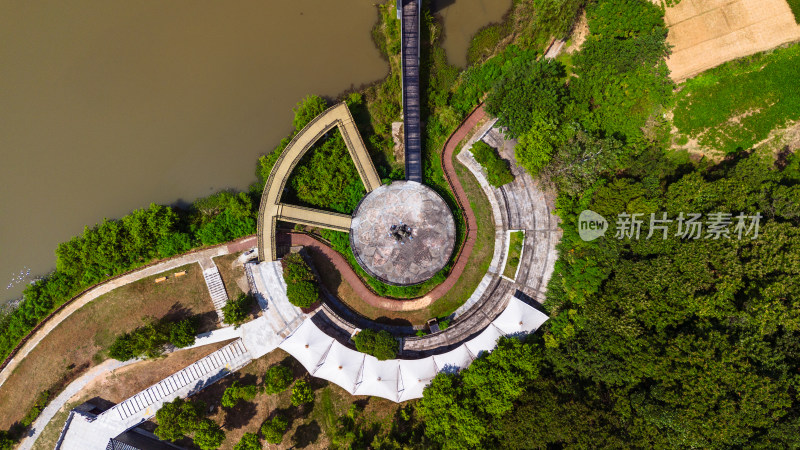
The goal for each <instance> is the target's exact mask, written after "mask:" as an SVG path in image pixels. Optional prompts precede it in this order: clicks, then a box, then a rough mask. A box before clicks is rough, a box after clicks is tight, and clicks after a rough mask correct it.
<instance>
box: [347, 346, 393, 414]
mask: <svg viewBox="0 0 800 450" xmlns="http://www.w3.org/2000/svg"><path fill="white" fill-rule="evenodd" d="M399 385H400V361H399V360H397V359H390V360H388V361H379V360H378V358H376V357H374V356H370V355H366V357H365V358H364V369H363V370H362V371H361V380H360V383H359V385H358V386H357V387H356V392H355V394H356V395H373V396H376V397H383V398H386V399H389V400H392V401H394V402H396V401H397V400H398V389H399V387H400V386H399Z"/></svg>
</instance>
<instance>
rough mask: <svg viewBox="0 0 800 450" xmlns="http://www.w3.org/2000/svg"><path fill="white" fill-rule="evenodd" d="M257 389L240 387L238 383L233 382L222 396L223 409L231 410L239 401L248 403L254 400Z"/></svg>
mask: <svg viewBox="0 0 800 450" xmlns="http://www.w3.org/2000/svg"><path fill="white" fill-rule="evenodd" d="M256 393H257V389H256V387H255V386H253V385H249V386H242V385H241V384H240V383H239V382H238V381H234V382H233V383H232V384H231V385H230V386H228V387H227V388H226V389H225V392H224V393H223V394H222V400H221V401H220V404H222V406H223V407H225V408H233V407H234V406H236V405H237V404H238V403H239V401H240V400H244V401H246V402H249V401H250V400H253V399H254V398H256Z"/></svg>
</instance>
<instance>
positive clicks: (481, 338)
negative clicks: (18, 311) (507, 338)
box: [464, 323, 503, 358]
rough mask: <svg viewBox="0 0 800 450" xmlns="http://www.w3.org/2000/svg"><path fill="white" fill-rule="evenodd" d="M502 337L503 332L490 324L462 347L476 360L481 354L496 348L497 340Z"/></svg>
mask: <svg viewBox="0 0 800 450" xmlns="http://www.w3.org/2000/svg"><path fill="white" fill-rule="evenodd" d="M502 336H503V332H502V331H500V329H499V328H497V327H496V326H494V324H491V323H490V324H489V326H488V327H486V329H485V330H483V331H482V332H481V334H479V335H477V336H475V337H474V338H472V339H470V340H469V341H467V342H465V343H464V345H466V346H467V348H468V349H469V351H470V353H472V354H473V355H475V357H476V358H477V357H479V356H481V352H489V351H492V350H494V348H495V347H496V346H497V340H498V339H500V337H502Z"/></svg>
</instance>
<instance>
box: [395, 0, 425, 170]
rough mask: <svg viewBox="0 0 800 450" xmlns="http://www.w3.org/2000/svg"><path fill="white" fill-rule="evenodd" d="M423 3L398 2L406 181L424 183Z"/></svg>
mask: <svg viewBox="0 0 800 450" xmlns="http://www.w3.org/2000/svg"><path fill="white" fill-rule="evenodd" d="M420 3H421V0H397V5H398V14H399V15H400V22H401V29H402V33H403V34H402V61H403V131H404V133H403V134H404V143H405V152H406V180H409V181H416V182H418V183H421V182H422V126H421V124H420V121H421V117H420V93H419V26H420V15H419V14H420Z"/></svg>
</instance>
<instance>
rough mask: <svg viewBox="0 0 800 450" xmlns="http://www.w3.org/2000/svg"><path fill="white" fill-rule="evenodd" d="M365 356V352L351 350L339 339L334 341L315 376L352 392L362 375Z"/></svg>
mask: <svg viewBox="0 0 800 450" xmlns="http://www.w3.org/2000/svg"><path fill="white" fill-rule="evenodd" d="M365 356H366V355H365V354H363V353H360V352H357V351H355V350H350V349H349V348H347V347H345V346H344V345H342V344H340V343H339V342H338V341H333V344H332V345H331V348H330V350H328V354H327V355H326V356H325V362H323V363H322V364H321V365H320V366H319V368H318V369H317V370H316V371H315V372H314V376H315V377H319V378H322V379H325V380H328V381H330V382H332V383H336V384H338V385H339V386H341V387H342V389H344V390H346V391H347V392H349V393H351V394H352V393H353V392H354V391H355V388H356V382H357V381H358V379H359V377H360V375H361V368H362V367H363V366H364V357H365Z"/></svg>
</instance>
